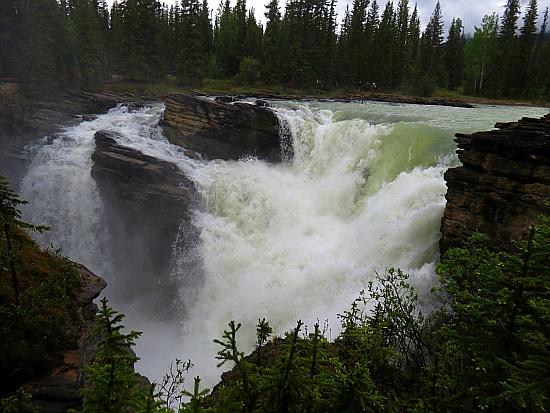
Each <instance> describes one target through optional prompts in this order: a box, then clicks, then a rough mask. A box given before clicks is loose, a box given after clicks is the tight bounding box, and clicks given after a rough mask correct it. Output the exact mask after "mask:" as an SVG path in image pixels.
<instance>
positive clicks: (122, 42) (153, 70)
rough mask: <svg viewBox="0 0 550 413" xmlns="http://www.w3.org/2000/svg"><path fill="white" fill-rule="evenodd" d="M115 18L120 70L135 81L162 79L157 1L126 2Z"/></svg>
mask: <svg viewBox="0 0 550 413" xmlns="http://www.w3.org/2000/svg"><path fill="white" fill-rule="evenodd" d="M116 14H117V15H116V17H115V16H113V20H114V21H113V30H115V24H118V25H119V27H118V28H117V29H116V34H117V38H116V40H115V41H116V43H117V45H118V46H119V57H118V61H119V62H120V63H119V64H118V66H119V69H121V70H124V74H125V76H126V77H128V78H129V79H131V80H136V81H145V80H153V79H156V78H158V77H159V76H160V75H161V73H162V72H163V69H164V65H165V62H164V61H163V59H162V50H163V47H162V43H163V40H162V37H161V34H162V31H161V30H160V22H161V18H160V17H161V9H160V3H159V2H158V1H157V0H122V1H121V3H120V4H119V5H117V8H116Z"/></svg>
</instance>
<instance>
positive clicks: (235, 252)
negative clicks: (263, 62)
mask: <svg viewBox="0 0 550 413" xmlns="http://www.w3.org/2000/svg"><path fill="white" fill-rule="evenodd" d="M274 106H275V107H276V111H277V114H278V116H279V118H280V120H281V122H282V123H283V125H284V126H285V128H286V130H287V131H289V132H290V133H291V134H292V139H293V145H294V153H295V155H294V158H293V159H292V160H290V161H288V162H284V163H282V164H277V165H273V164H267V163H265V162H262V161H259V160H257V159H244V160H240V161H232V162H229V161H227V162H226V161H211V162H201V161H197V160H191V159H188V158H186V157H185V156H184V155H183V150H182V148H178V147H175V146H173V145H171V144H169V143H168V142H167V141H166V139H165V138H164V137H163V136H162V132H161V130H160V128H159V127H158V126H157V122H158V119H159V116H160V114H161V112H162V106H154V107H152V108H150V109H143V110H139V111H128V110H127V109H126V108H124V107H118V108H116V109H114V110H112V111H111V112H109V113H108V114H107V115H103V116H100V117H98V118H97V119H96V120H93V121H89V122H82V123H80V124H79V125H76V126H73V127H69V128H67V129H66V131H65V132H64V133H63V134H62V138H60V139H56V140H54V141H53V142H52V143H51V144H46V141H45V140H44V141H41V142H40V143H39V145H38V146H37V147H35V148H34V149H33V150H32V151H31V152H32V154H33V159H32V161H31V163H30V166H29V171H28V174H27V176H26V177H25V179H24V181H23V185H22V190H23V191H22V197H23V198H24V199H27V200H29V201H30V202H31V206H32V207H31V208H29V209H28V210H27V211H25V215H26V219H29V220H31V221H32V222H33V223H37V224H47V225H50V226H52V227H53V228H54V231H52V232H51V233H50V234H49V235H48V237H49V238H48V239H45V240H43V241H42V242H43V243H45V244H48V243H50V242H51V243H53V244H54V245H55V246H56V247H62V248H63V250H64V252H65V253H67V254H68V255H69V256H70V257H71V258H73V259H74V260H77V261H80V262H82V263H84V264H85V265H87V266H89V267H90V268H91V269H93V270H94V271H96V272H98V274H100V275H103V276H105V278H107V280H108V281H109V277H116V274H110V273H109V262H110V260H114V259H116V257H111V256H109V254H108V251H109V246H108V239H109V237H108V229H107V228H104V226H103V225H102V205H101V199H100V197H99V193H98V191H97V188H96V185H95V182H94V181H93V179H92V178H91V177H90V170H91V166H92V165H91V160H90V156H91V154H92V152H93V150H94V141H93V134H94V132H95V131H96V130H98V129H110V130H115V131H118V132H120V133H122V134H123V135H124V138H121V142H120V143H122V144H124V145H127V146H130V147H133V148H135V149H138V150H140V151H142V152H144V153H146V154H148V155H152V156H156V157H159V158H161V159H165V160H169V161H171V162H174V163H176V164H177V165H178V166H179V168H180V169H181V170H182V171H184V172H185V173H186V174H187V175H188V176H189V177H190V178H191V179H192V180H193V181H194V183H195V185H196V188H197V193H198V196H199V200H198V201H199V202H197V205H198V207H197V210H196V211H194V213H193V221H194V225H195V226H196V227H197V228H198V229H199V232H200V237H199V238H200V239H199V240H196V241H195V248H194V249H192V251H191V252H192V253H193V254H196V256H198V257H199V258H200V259H199V262H201V263H202V265H201V266H200V268H193V269H192V271H191V269H190V268H189V262H190V260H189V257H187V256H183V255H182V254H183V253H182V251H184V250H182V249H179V248H177V242H176V243H175V248H174V256H173V261H174V267H173V268H172V276H173V277H175V278H176V279H177V280H179V289H180V292H181V294H182V297H184V300H185V302H186V307H187V308H188V312H187V314H186V315H185V318H184V319H182V320H178V322H175V323H173V324H161V323H158V322H156V321H155V320H154V319H152V318H151V317H149V315H145V314H140V313H139V307H133V306H132V305H131V303H111V304H113V306H114V307H115V308H118V309H121V311H124V312H127V315H128V324H129V326H131V327H132V328H134V329H139V330H143V331H144V336H143V337H142V338H141V339H140V341H139V342H138V346H137V353H138V355H139V356H140V357H142V361H141V362H140V363H139V364H138V368H139V369H140V371H141V372H142V373H143V374H146V375H148V376H149V377H151V378H152V379H155V380H159V379H160V378H161V377H162V375H163V373H164V372H165V371H166V370H167V365H168V363H169V361H170V360H173V359H175V358H183V359H187V358H191V359H192V361H193V362H194V364H195V366H196V367H195V369H194V370H193V372H192V374H193V375H200V376H201V377H202V378H203V383H204V384H205V385H207V386H212V385H213V384H214V383H215V381H216V380H217V378H218V377H219V374H220V371H219V370H218V369H217V368H216V367H215V364H216V360H215V358H214V357H215V355H216V352H217V351H218V348H217V347H216V346H215V345H214V344H213V343H212V340H213V339H214V338H220V337H221V335H222V333H223V330H224V329H225V328H227V323H228V322H229V321H231V320H235V321H236V322H240V323H242V325H243V327H242V329H241V330H240V331H239V336H238V341H239V343H241V351H250V350H251V349H252V346H253V343H254V334H255V325H256V323H257V322H258V319H261V318H264V317H265V318H266V319H268V320H269V321H270V324H271V325H272V326H273V327H274V329H275V331H276V333H278V334H283V333H284V332H285V331H287V330H289V329H291V328H292V327H293V326H294V325H295V322H296V320H298V319H301V320H303V321H304V322H306V323H307V324H309V325H310V326H311V325H312V324H313V323H314V322H315V321H316V320H317V319H320V320H329V323H330V326H331V328H332V331H333V333H332V335H333V338H334V337H335V336H336V334H337V330H338V325H339V323H338V320H337V316H336V315H337V314H338V313H342V312H343V311H345V310H346V309H348V308H349V306H350V304H351V302H352V301H353V300H354V298H356V296H357V294H358V293H359V291H360V290H361V289H363V288H364V287H365V286H366V283H368V281H370V280H372V276H373V274H374V273H375V272H383V271H384V270H385V269H386V268H387V267H391V266H395V267H400V268H402V269H403V270H404V271H405V272H408V273H410V274H411V282H412V283H413V284H414V285H416V286H417V287H418V288H419V289H420V290H421V291H427V290H429V287H430V286H431V285H432V284H433V283H434V282H435V277H434V267H435V263H436V260H437V256H438V249H437V243H438V240H439V225H440V220H441V216H442V211H443V208H444V205H445V199H444V195H445V191H446V185H445V182H444V179H443V174H444V172H445V170H446V169H447V168H448V167H450V166H453V165H457V164H458V161H457V159H456V157H455V155H454V150H455V147H456V145H455V143H454V142H453V137H454V134H455V133H456V132H465V133H468V132H474V131H476V130H487V129H490V128H491V127H492V124H493V123H494V122H495V121H513V120H517V119H518V118H520V117H522V116H540V115H542V114H544V113H546V111H547V110H545V109H541V108H518V107H515V108H513V107H490V106H483V107H480V108H476V109H464V108H450V107H432V106H417V105H392V104H382V103H364V104H360V103H346V104H344V103H318V102H308V103H303V102H302V103H293V102H276V103H274ZM185 236H186V234H180V237H183V238H185ZM98 251H99V252H100V253H98ZM185 251H186V252H185V254H189V253H190V252H189V250H185ZM191 261H193V260H191ZM111 262H112V261H111ZM191 278H192V279H191ZM143 294H147V291H144V292H143ZM167 305H169V303H167Z"/></svg>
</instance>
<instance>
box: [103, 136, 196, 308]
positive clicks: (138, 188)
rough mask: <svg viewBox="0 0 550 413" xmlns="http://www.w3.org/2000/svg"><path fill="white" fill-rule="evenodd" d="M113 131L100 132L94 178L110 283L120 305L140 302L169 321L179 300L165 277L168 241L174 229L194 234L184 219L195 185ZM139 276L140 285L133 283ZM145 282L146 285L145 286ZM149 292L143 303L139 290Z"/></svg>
mask: <svg viewBox="0 0 550 413" xmlns="http://www.w3.org/2000/svg"><path fill="white" fill-rule="evenodd" d="M117 137H118V135H117V133H116V132H113V131H98V132H96V134H95V141H96V150H95V151H94V153H93V155H92V159H93V161H94V164H93V167H92V177H93V178H94V179H95V180H96V182H97V186H98V188H99V191H100V193H101V198H102V200H103V204H104V217H105V219H106V223H107V225H108V228H109V233H110V240H109V245H110V246H111V251H110V253H111V254H113V257H114V260H113V261H114V262H115V264H114V265H115V268H113V274H114V275H116V276H115V277H114V278H115V279H114V280H112V281H110V282H109V284H110V285H113V286H115V285H116V283H120V286H121V288H120V287H119V288H118V290H119V291H122V292H123V293H124V296H123V297H117V296H114V293H113V294H111V295H110V297H112V298H115V299H118V298H121V300H119V301H123V302H132V301H134V300H140V307H141V308H142V311H143V312H145V313H150V314H151V316H154V317H156V318H159V319H164V318H169V317H171V316H173V314H170V313H169V312H170V308H172V307H171V306H170V305H167V303H174V302H177V289H176V288H175V287H174V286H173V280H170V279H167V278H164V279H161V278H162V274H164V275H166V274H168V272H169V271H168V269H169V265H170V259H171V255H172V243H173V242H174V240H175V239H176V236H177V233H178V230H179V229H180V227H181V226H183V231H185V233H187V234H190V233H192V232H193V231H194V228H193V226H192V224H191V222H190V221H191V220H190V218H189V216H188V211H189V208H188V206H189V203H190V202H192V199H193V196H192V193H193V191H194V188H193V184H192V183H191V181H189V180H188V179H187V178H186V176H185V175H184V174H183V173H182V172H180V171H179V169H178V168H177V167H176V166H175V165H174V164H172V163H170V162H166V161H163V160H160V159H157V158H154V157H152V156H148V155H145V154H143V153H141V152H140V151H137V150H135V149H131V148H128V147H125V146H122V145H119V144H118V143H117V140H116V139H117ZM136 278H139V280H140V285H139V286H138V285H136V283H135V282H133V281H132V280H134V279H136ZM143 283H147V285H146V286H144V285H143ZM145 290H146V291H149V292H150V299H149V300H147V301H143V298H142V292H143V291H145Z"/></svg>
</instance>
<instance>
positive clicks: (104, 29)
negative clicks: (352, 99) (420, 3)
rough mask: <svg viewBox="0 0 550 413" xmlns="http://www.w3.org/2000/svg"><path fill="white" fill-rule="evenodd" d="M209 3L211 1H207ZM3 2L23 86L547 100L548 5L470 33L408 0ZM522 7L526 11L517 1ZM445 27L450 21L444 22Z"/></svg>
mask: <svg viewBox="0 0 550 413" xmlns="http://www.w3.org/2000/svg"><path fill="white" fill-rule="evenodd" d="M212 6H214V7H216V5H212ZM210 7H211V5H209V4H208V3H207V0H203V1H202V2H201V1H200V0H181V1H179V2H177V3H176V4H175V5H170V6H168V5H166V4H163V3H160V2H159V1H156V0H117V1H115V2H114V3H113V5H112V6H111V7H109V5H108V4H107V2H106V1H105V0H2V1H1V2H0V78H2V79H16V81H17V82H18V83H20V84H21V90H22V91H23V92H24V93H27V94H31V95H32V94H33V93H35V94H36V93H41V94H43V93H53V92H58V91H65V90H86V91H96V90H99V89H100V88H101V85H102V83H103V82H104V81H105V80H106V79H111V80H112V79H125V80H127V81H131V82H137V83H140V82H145V83H147V82H155V81H157V80H159V79H167V78H168V79H172V80H173V81H174V82H175V83H177V85H178V86H181V87H186V88H192V87H200V86H201V84H202V82H203V81H204V79H230V80H232V81H233V82H235V84H238V85H244V86H247V85H253V84H255V83H260V84H262V85H264V86H265V87H266V88H268V89H269V88H271V89H274V88H276V87H277V86H279V85H281V86H286V87H291V88H293V89H296V90H298V91H301V92H308V91H331V90H347V91H356V90H362V91H372V90H377V91H383V92H389V93H398V94H403V95H419V96H430V95H431V94H433V93H434V91H435V90H438V89H439V90H450V91H459V92H462V93H464V94H466V95H471V96H482V97H491V98H501V99H510V98H514V99H532V100H536V101H547V100H548V99H549V98H550V64H549V62H550V36H549V34H548V33H547V23H548V8H546V9H544V10H539V8H538V4H537V0H530V1H529V2H528V3H527V4H525V5H524V6H522V4H521V2H520V1H519V0H508V1H507V3H506V5H505V7H504V9H503V14H502V15H497V14H496V13H493V14H491V15H486V16H484V17H483V20H482V21H481V22H479V26H477V25H476V26H475V30H474V32H473V33H465V32H464V28H463V22H462V20H461V19H460V18H459V17H452V20H450V21H449V20H448V19H449V18H450V17H448V16H445V20H444V16H443V15H442V12H441V6H440V3H439V2H437V4H436V6H435V9H434V10H433V13H432V15H431V18H430V20H429V22H421V21H420V19H419V14H418V10H417V6H416V5H415V4H411V3H410V2H409V1H408V0H399V1H398V2H393V1H388V2H387V3H386V4H385V5H384V4H379V3H378V1H377V0H354V2H353V4H352V6H351V7H348V8H347V9H346V11H345V13H344V16H338V15H337V14H336V11H335V7H336V0H288V1H287V2H286V4H280V2H279V1H278V0H270V1H269V3H268V4H266V12H265V19H264V18H263V17H262V19H264V20H265V25H264V24H263V23H261V22H260V21H259V19H258V17H257V16H256V15H255V10H254V9H253V8H248V7H247V4H246V0H237V1H236V4H234V5H233V4H231V3H230V2H229V0H222V1H221V2H220V4H219V5H218V6H217V10H216V11H215V12H211V11H210V10H211V9H210ZM522 7H523V8H522ZM446 28H447V29H446Z"/></svg>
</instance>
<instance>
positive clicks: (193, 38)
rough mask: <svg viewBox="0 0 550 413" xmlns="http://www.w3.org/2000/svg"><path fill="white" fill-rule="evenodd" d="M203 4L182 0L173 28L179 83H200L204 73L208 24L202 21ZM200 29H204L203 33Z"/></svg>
mask: <svg viewBox="0 0 550 413" xmlns="http://www.w3.org/2000/svg"><path fill="white" fill-rule="evenodd" d="M203 7H204V4H203V3H201V2H200V1H199V0H182V2H181V10H179V13H178V20H177V21H176V27H175V30H176V32H177V40H178V43H177V45H176V59H177V65H176V70H177V78H178V83H179V84H181V85H200V84H201V82H202V79H203V78H204V77H205V75H206V71H205V69H206V58H207V45H206V44H204V41H205V39H206V36H207V33H208V24H207V23H206V22H204V20H203V19H204V14H203ZM202 30H206V31H207V32H206V33H204V32H203V31H202Z"/></svg>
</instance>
